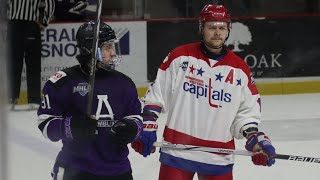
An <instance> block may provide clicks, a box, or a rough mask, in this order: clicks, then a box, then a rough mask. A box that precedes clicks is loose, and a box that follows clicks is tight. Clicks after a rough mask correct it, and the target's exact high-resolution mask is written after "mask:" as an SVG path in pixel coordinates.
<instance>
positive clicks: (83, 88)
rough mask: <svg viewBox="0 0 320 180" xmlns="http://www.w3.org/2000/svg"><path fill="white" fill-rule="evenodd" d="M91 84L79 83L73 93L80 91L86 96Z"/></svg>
mask: <svg viewBox="0 0 320 180" xmlns="http://www.w3.org/2000/svg"><path fill="white" fill-rule="evenodd" d="M88 87H89V84H88V83H86V82H84V83H79V84H78V85H77V86H76V87H73V93H76V92H78V93H79V94H80V95H81V96H85V95H86V94H87V93H88V92H89V88H88Z"/></svg>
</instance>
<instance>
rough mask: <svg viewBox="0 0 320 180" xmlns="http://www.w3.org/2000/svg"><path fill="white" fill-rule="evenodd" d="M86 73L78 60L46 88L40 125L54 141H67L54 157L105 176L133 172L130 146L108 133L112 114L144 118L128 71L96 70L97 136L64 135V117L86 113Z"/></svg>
mask: <svg viewBox="0 0 320 180" xmlns="http://www.w3.org/2000/svg"><path fill="white" fill-rule="evenodd" d="M88 79H89V76H88V75H86V74H85V73H84V72H83V71H82V70H81V68H80V66H74V67H71V68H68V69H65V70H63V71H59V72H57V73H56V74H54V75H53V76H51V77H50V79H49V80H48V81H47V82H46V84H45V85H44V88H43V99H42V104H41V106H40V108H39V110H38V127H39V129H40V130H41V131H42V134H43V135H44V136H45V137H46V138H48V139H50V140H51V141H59V140H60V139H61V140H62V143H63V147H62V149H61V151H60V152H59V154H58V156H57V159H56V164H58V165H59V166H62V167H69V168H74V169H78V170H81V171H85V172H88V173H92V174H95V175H106V176H116V175H120V174H123V173H126V172H129V171H131V165H130V162H129V159H128V153H129V151H128V147H127V146H121V145H118V144H114V143H112V142H111V141H110V139H109V134H108V131H109V129H110V127H111V126H112V125H113V124H114V120H121V119H123V118H124V117H129V118H135V119H139V120H141V121H142V117H141V104H140V100H139V98H138V94H137V90H136V86H135V84H134V83H133V81H132V80H131V79H130V78H129V77H127V76H126V75H124V74H122V73H120V72H118V71H115V70H102V69H99V70H98V71H97V72H96V79H95V84H94V92H93V102H92V108H91V109H92V111H91V115H93V116H95V119H97V121H98V127H97V131H98V134H97V135H96V137H95V138H93V139H91V140H85V141H73V140H68V139H64V138H62V136H61V135H60V134H61V120H62V119H63V118H64V117H67V116H72V115H76V114H77V115H78V114H81V113H82V114H85V113H86V109H87V95H88ZM59 121H60V122H59ZM141 126H142V123H141ZM142 128H143V127H139V129H142Z"/></svg>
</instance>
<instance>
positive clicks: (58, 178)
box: [51, 167, 133, 180]
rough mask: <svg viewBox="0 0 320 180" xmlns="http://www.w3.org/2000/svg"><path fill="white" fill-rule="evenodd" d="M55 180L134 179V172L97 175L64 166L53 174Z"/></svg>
mask: <svg viewBox="0 0 320 180" xmlns="http://www.w3.org/2000/svg"><path fill="white" fill-rule="evenodd" d="M51 175H52V177H53V180H133V177H132V172H131V171H130V172H127V173H125V174H121V175H118V176H97V175H93V174H89V173H86V172H83V171H79V170H75V169H70V168H62V167H60V168H59V170H58V171H57V172H54V173H52V174H51Z"/></svg>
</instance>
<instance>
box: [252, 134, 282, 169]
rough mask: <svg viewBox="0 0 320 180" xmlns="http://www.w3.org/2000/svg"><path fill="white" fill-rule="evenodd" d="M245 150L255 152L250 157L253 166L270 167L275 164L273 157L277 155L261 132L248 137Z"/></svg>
mask: <svg viewBox="0 0 320 180" xmlns="http://www.w3.org/2000/svg"><path fill="white" fill-rule="evenodd" d="M246 149H247V150H248V151H252V152H256V153H255V154H254V155H253V156H252V162H253V163H254V164H255V165H262V166H272V165H273V164H274V163H275V159H274V157H275V156H276V155H277V154H276V151H275V148H274V147H273V146H272V144H271V141H270V139H269V138H268V137H267V136H266V135H265V134H264V133H263V132H257V133H254V134H252V135H250V136H249V138H248V140H247V142H246Z"/></svg>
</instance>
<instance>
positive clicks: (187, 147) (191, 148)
mask: <svg viewBox="0 0 320 180" xmlns="http://www.w3.org/2000/svg"><path fill="white" fill-rule="evenodd" d="M153 146H155V147H161V148H167V149H177V150H187V151H202V152H213V153H222V154H234V155H241V156H253V155H254V153H253V152H250V151H246V150H236V149H223V148H211V147H203V146H193V145H184V144H171V143H166V142H155V143H154V144H153ZM275 159H282V160H289V161H301V162H309V163H320V158H314V157H305V156H295V155H286V154H277V156H276V157H275Z"/></svg>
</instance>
